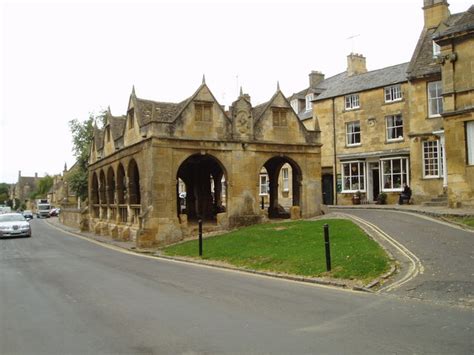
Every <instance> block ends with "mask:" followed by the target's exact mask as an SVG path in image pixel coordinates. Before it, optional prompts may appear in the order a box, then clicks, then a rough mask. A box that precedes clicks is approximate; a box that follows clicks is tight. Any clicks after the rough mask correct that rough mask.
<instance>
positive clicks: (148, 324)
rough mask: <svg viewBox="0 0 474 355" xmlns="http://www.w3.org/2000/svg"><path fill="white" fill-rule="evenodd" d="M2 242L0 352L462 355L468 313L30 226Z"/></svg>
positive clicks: (472, 335) (469, 338) (470, 321)
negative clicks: (144, 253)
mask: <svg viewBox="0 0 474 355" xmlns="http://www.w3.org/2000/svg"><path fill="white" fill-rule="evenodd" d="M32 227H33V237H32V238H28V239H2V240H0V302H1V303H0V354H118V353H121V354H222V353H224V354H225V353H232V354H235V353H239V354H255V353H259V354H261V353H265V354H267V353H271V354H348V353H349V354H428V353H429V354H471V353H473V350H474V344H473V339H474V332H473V327H474V317H473V315H474V314H473V311H472V309H470V308H462V307H453V306H450V305H446V304H433V303H430V302H422V301H419V300H413V299H408V298H398V297H392V296H390V295H386V294H370V293H362V292H354V291H345V290H341V289H333V288H328V287H323V286H315V285H309V284H302V283H297V282H290V281H286V280H280V279H272V278H266V277H261V276H255V275H249V274H243V273H239V272H233V271H226V270H219V269H212V268H208V267H203V266H197V265H189V264H184V263H179V262H173V261H166V260H159V259H153V258H146V257H141V256H136V255H130V254H126V253H121V252H118V251H116V250H111V249H108V248H105V247H102V246H99V245H97V244H93V243H90V242H88V241H85V240H82V239H79V238H76V237H74V236H72V235H70V234H68V233H65V232H62V231H60V230H57V229H55V228H53V227H51V226H50V225H48V223H47V222H46V221H44V220H37V219H35V220H34V221H33V222H32Z"/></svg>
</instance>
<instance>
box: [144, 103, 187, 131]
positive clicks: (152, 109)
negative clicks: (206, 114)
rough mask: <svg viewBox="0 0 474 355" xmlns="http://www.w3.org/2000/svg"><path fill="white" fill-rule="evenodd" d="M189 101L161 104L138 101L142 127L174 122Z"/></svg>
mask: <svg viewBox="0 0 474 355" xmlns="http://www.w3.org/2000/svg"><path fill="white" fill-rule="evenodd" d="M188 100H189V99H186V100H184V101H182V102H180V103H172V102H159V101H152V100H145V99H139V98H137V99H136V103H137V108H136V109H135V112H136V115H137V118H138V124H139V125H140V127H142V126H144V125H147V124H148V123H150V122H173V121H174V120H175V119H176V117H177V115H178V114H179V113H180V112H181V110H182V108H183V107H184V106H186V105H187V102H188Z"/></svg>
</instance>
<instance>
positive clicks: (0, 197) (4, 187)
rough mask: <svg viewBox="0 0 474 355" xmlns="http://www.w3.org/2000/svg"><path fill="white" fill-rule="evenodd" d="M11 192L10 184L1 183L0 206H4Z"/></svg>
mask: <svg viewBox="0 0 474 355" xmlns="http://www.w3.org/2000/svg"><path fill="white" fill-rule="evenodd" d="M9 191H10V188H9V185H8V184H6V183H4V182H2V183H0V205H1V204H4V203H5V202H6V201H7V200H8V199H9V198H10V195H9Z"/></svg>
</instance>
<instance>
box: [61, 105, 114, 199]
mask: <svg viewBox="0 0 474 355" xmlns="http://www.w3.org/2000/svg"><path fill="white" fill-rule="evenodd" d="M105 114H106V112H105V111H102V112H101V113H99V114H98V115H94V114H92V113H91V114H90V115H89V118H88V119H87V120H85V121H82V122H81V121H79V120H77V119H73V120H72V121H69V128H70V130H71V133H72V145H73V147H72V150H73V152H74V156H75V157H76V160H77V170H76V171H74V172H73V173H72V174H70V175H69V176H68V178H67V180H68V183H69V187H70V188H71V190H72V191H74V192H75V193H76V195H77V196H79V197H81V199H85V198H87V190H88V172H87V165H88V161H89V155H90V150H91V144H92V139H93V137H94V124H95V123H96V122H97V121H99V122H100V123H101V124H103V123H104V121H105Z"/></svg>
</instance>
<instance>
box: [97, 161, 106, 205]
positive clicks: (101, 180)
mask: <svg viewBox="0 0 474 355" xmlns="http://www.w3.org/2000/svg"><path fill="white" fill-rule="evenodd" d="M99 201H100V204H101V205H105V204H107V197H106V180H105V173H104V170H102V169H101V170H100V173H99Z"/></svg>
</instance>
